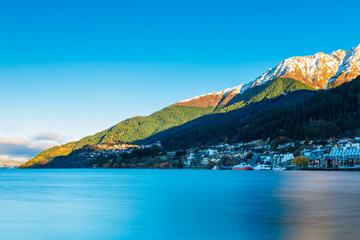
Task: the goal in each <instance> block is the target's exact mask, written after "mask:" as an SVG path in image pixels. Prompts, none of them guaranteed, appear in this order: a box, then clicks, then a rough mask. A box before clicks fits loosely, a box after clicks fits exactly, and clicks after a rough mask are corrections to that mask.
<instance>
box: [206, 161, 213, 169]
mask: <svg viewBox="0 0 360 240" xmlns="http://www.w3.org/2000/svg"><path fill="white" fill-rule="evenodd" d="M214 166H215V163H214V162H213V161H209V162H208V163H207V164H206V166H205V168H206V169H212V168H213V167H214Z"/></svg>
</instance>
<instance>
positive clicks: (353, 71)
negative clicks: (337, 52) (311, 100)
mask: <svg viewBox="0 0 360 240" xmlns="http://www.w3.org/2000/svg"><path fill="white" fill-rule="evenodd" d="M359 75H360V45H358V46H357V47H354V48H351V49H350V50H349V51H348V52H346V56H345V58H344V60H343V62H342V64H341V66H340V67H339V68H338V71H337V73H336V75H335V76H334V77H332V78H331V79H330V80H329V82H328V84H327V86H326V88H329V87H330V88H331V87H336V86H339V85H341V84H343V83H344V82H348V81H351V80H353V79H354V78H356V77H357V76H359Z"/></svg>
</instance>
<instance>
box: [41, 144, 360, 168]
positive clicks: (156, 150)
mask: <svg viewBox="0 0 360 240" xmlns="http://www.w3.org/2000/svg"><path fill="white" fill-rule="evenodd" d="M37 168H159V169H172V168H175V169H176V168H177V169H179V168H194V169H214V170H230V169H234V170H253V169H254V170H295V169H296V170H332V171H358V170H360V137H353V138H341V139H337V138H335V137H333V138H329V139H308V138H306V139H304V140H302V141H295V140H291V139H288V138H285V137H277V138H275V139H274V140H272V141H270V139H266V140H262V139H260V140H254V141H250V142H245V143H244V142H241V143H220V144H217V145H211V146H200V147H194V148H189V149H182V150H177V151H168V150H165V148H164V147H162V146H161V143H160V142H156V143H153V144H150V145H140V146H138V145H130V144H124V143H114V142H112V143H110V142H106V143H100V144H97V145H88V146H85V147H83V148H82V149H79V150H75V151H73V152H72V153H70V154H69V155H67V156H60V157H57V158H55V159H54V160H53V161H51V162H50V163H47V164H44V165H39V166H37Z"/></svg>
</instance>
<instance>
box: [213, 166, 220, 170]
mask: <svg viewBox="0 0 360 240" xmlns="http://www.w3.org/2000/svg"><path fill="white" fill-rule="evenodd" d="M212 170H220V168H219V166H217V165H215V166H214V167H213V168H212Z"/></svg>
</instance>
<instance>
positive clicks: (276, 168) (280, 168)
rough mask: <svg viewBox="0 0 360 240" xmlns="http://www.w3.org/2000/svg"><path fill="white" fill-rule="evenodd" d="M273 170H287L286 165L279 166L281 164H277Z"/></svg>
mask: <svg viewBox="0 0 360 240" xmlns="http://www.w3.org/2000/svg"><path fill="white" fill-rule="evenodd" d="M272 170H274V171H284V170H286V168H285V167H281V166H279V165H276V166H274V167H273V169H272Z"/></svg>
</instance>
